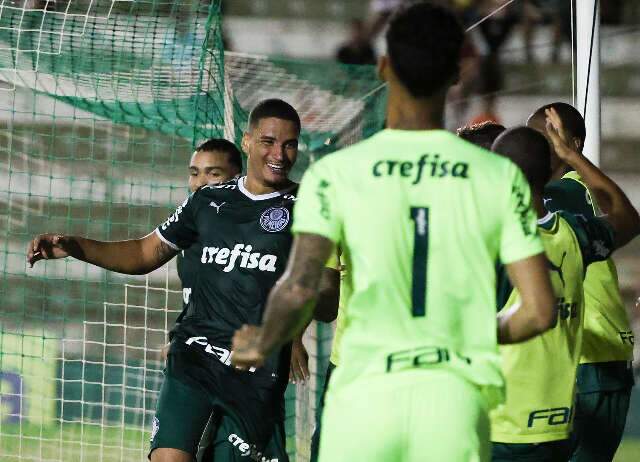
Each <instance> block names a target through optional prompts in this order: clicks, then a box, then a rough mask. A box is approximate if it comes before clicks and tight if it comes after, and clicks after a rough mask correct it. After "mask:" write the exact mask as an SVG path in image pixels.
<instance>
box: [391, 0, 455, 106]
mask: <svg viewBox="0 0 640 462" xmlns="http://www.w3.org/2000/svg"><path fill="white" fill-rule="evenodd" d="M386 39H387V54H388V56H389V60H390V63H391V67H392V68H393V70H394V72H395V74H396V75H397V76H398V78H399V79H400V82H402V84H403V85H404V86H405V87H406V88H407V90H408V91H409V93H411V95H412V96H413V97H414V98H426V97H429V96H432V95H433V94H435V93H436V92H438V91H439V90H441V89H443V88H445V87H446V86H447V85H448V84H453V82H454V80H455V79H456V78H457V76H458V72H459V61H460V50H461V49H462V43H463V41H464V30H463V29H462V25H461V24H460V22H459V21H458V19H457V18H456V16H455V14H454V13H453V12H452V11H451V10H449V9H447V8H444V7H441V6H437V5H432V4H430V3H426V2H419V3H414V4H411V5H409V6H407V7H404V8H400V9H399V10H398V11H397V12H396V13H395V14H394V15H393V17H392V18H391V20H390V22H389V28H388V29H387V36H386Z"/></svg>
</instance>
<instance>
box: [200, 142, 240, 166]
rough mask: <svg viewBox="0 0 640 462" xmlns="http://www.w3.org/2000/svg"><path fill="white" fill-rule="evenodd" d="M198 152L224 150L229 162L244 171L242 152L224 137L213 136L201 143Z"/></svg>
mask: <svg viewBox="0 0 640 462" xmlns="http://www.w3.org/2000/svg"><path fill="white" fill-rule="evenodd" d="M196 152H222V153H225V154H226V155H227V158H228V159H229V163H230V164H231V165H233V166H234V167H236V168H237V169H238V171H239V172H241V171H242V154H241V153H240V150H239V149H238V147H237V146H236V145H235V144H233V143H232V142H231V141H228V140H225V139H224V138H211V139H208V140H207V141H205V142H204V143H202V144H200V145H199V146H198V147H197V148H196Z"/></svg>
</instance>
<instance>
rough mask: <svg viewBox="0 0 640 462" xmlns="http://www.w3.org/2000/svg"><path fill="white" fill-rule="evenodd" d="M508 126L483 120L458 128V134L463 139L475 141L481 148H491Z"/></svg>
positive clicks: (470, 141)
mask: <svg viewBox="0 0 640 462" xmlns="http://www.w3.org/2000/svg"><path fill="white" fill-rule="evenodd" d="M505 130H506V128H505V126H504V125H500V124H497V123H495V122H482V123H479V124H473V125H467V126H466V127H460V128H459V129H458V130H456V134H457V135H458V136H459V137H460V138H462V139H463V140H466V141H468V142H469V143H473V144H475V145H476V146H480V147H481V148H485V149H491V145H492V144H493V142H494V141H495V140H496V138H497V137H498V135H500V134H501V133H502V132H503V131H505Z"/></svg>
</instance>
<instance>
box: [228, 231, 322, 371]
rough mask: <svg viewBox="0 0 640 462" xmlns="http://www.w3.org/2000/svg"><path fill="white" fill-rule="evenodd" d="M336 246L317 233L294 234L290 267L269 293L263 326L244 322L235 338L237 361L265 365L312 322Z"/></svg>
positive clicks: (288, 265) (235, 362) (242, 364)
mask: <svg viewBox="0 0 640 462" xmlns="http://www.w3.org/2000/svg"><path fill="white" fill-rule="evenodd" d="M333 247H334V245H333V242H332V241H331V240H329V239H327V238H325V237H322V236H319V235H316V234H306V233H301V234H299V235H297V236H296V237H295V239H294V241H293V247H292V249H291V255H290V256H289V263H288V264H287V269H286V271H285V273H284V274H283V275H282V277H281V278H280V280H279V281H278V283H277V284H276V285H275V287H274V288H273V290H272V291H271V293H270V294H269V299H268V301H267V307H266V309H265V314H264V320H263V323H262V326H261V327H257V326H246V325H245V326H244V327H243V328H242V329H240V330H239V331H237V332H236V335H235V336H234V338H233V350H234V354H233V357H232V361H233V363H234V364H236V365H238V366H260V365H262V363H263V361H264V359H265V358H266V357H267V356H268V355H269V354H270V353H271V352H272V351H273V350H275V349H276V348H277V347H278V346H280V345H283V344H285V343H287V342H288V341H290V340H291V339H292V338H293V337H294V336H295V335H296V334H298V333H299V332H300V331H301V330H302V328H303V327H304V326H305V325H306V324H307V323H308V322H309V320H310V319H311V317H312V316H313V310H314V302H315V301H316V298H317V296H318V293H319V287H320V279H321V277H322V273H323V270H324V267H325V263H326V262H327V260H328V259H329V256H330V255H331V251H332V249H333Z"/></svg>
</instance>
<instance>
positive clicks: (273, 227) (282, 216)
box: [260, 207, 289, 233]
mask: <svg viewBox="0 0 640 462" xmlns="http://www.w3.org/2000/svg"><path fill="white" fill-rule="evenodd" d="M288 224H289V210H287V209H286V208H284V207H269V208H268V209H267V210H265V211H264V212H262V215H260V226H262V229H264V230H265V231H268V232H270V233H277V232H279V231H282V230H283V229H285V228H286V227H287V225H288Z"/></svg>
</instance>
